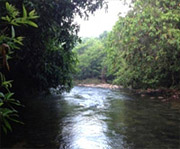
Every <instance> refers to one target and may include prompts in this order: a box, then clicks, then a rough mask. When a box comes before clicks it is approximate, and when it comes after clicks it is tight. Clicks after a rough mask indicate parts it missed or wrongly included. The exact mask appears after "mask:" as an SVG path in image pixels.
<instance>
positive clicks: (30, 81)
mask: <svg viewBox="0 0 180 149" xmlns="http://www.w3.org/2000/svg"><path fill="white" fill-rule="evenodd" d="M8 2H9V3H8ZM5 4H6V5H5ZM103 5H104V0H95V1H93V2H92V1H89V0H73V1H68V0H56V1H52V0H46V1H44V0H39V1H37V0H14V1H11V0H1V1H0V12H1V13H0V19H1V22H0V59H1V60H2V63H1V64H0V81H1V82H0V89H1V90H0V124H1V126H2V127H3V130H4V132H7V130H8V129H9V130H11V126H10V123H9V120H12V121H15V122H18V121H17V119H16V118H15V119H14V117H17V116H18V115H17V111H16V110H15V108H14V105H20V103H19V101H18V100H15V99H14V98H13V94H14V93H12V90H11V91H10V89H9V88H10V87H12V86H13V91H15V93H20V94H23V93H24V92H32V91H47V90H48V89H49V88H51V87H57V86H58V89H59V91H60V92H62V91H69V90H70V89H71V87H72V74H73V72H74V71H75V65H76V57H75V56H74V53H73V52H72V49H73V47H74V45H75V43H76V42H77V41H78V40H79V38H78V36H77V32H78V30H79V26H78V24H75V23H74V17H75V15H80V16H81V17H88V14H89V13H93V12H94V11H95V10H96V9H98V8H101V7H102V6H103ZM19 10H22V11H21V12H22V13H20V12H19ZM35 11H36V13H35ZM20 14H22V17H20ZM36 14H37V15H38V16H37V15H36ZM34 19H36V20H34ZM32 20H33V21H32ZM21 25H24V26H21ZM27 25H30V26H31V27H27ZM22 40H23V42H22ZM15 49H16V50H15ZM7 80H13V85H12V81H7ZM2 123H3V125H2Z"/></svg>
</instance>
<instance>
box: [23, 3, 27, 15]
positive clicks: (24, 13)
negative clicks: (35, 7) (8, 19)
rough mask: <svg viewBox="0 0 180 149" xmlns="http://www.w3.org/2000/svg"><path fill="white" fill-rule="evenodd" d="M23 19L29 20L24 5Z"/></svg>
mask: <svg viewBox="0 0 180 149" xmlns="http://www.w3.org/2000/svg"><path fill="white" fill-rule="evenodd" d="M23 18H27V11H26V8H25V6H24V5H23Z"/></svg>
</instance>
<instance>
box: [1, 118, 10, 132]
mask: <svg viewBox="0 0 180 149" xmlns="http://www.w3.org/2000/svg"><path fill="white" fill-rule="evenodd" d="M3 122H4V124H5V127H6V128H8V129H9V130H10V131H12V127H11V125H10V124H9V122H8V121H7V120H6V119H3Z"/></svg>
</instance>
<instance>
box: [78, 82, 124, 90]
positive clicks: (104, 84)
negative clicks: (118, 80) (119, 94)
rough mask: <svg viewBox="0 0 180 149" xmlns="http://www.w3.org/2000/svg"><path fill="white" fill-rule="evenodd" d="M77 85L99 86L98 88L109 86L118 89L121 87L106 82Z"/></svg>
mask: <svg viewBox="0 0 180 149" xmlns="http://www.w3.org/2000/svg"><path fill="white" fill-rule="evenodd" d="M78 86H85V87H99V88H109V89H120V88H123V87H122V86H118V85H112V84H107V83H100V84H78Z"/></svg>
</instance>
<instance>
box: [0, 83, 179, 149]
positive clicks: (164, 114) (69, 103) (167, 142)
mask: <svg viewBox="0 0 180 149" xmlns="http://www.w3.org/2000/svg"><path fill="white" fill-rule="evenodd" d="M24 105H25V106H26V108H24V110H23V114H22V116H21V117H22V120H23V122H24V123H25V124H24V125H22V126H19V125H18V126H17V127H15V128H14V131H13V132H12V133H10V134H9V135H8V136H6V137H3V138H2V142H1V143H2V146H3V148H33V149H34V148H55V149H56V148H57V149H146V148H147V149H180V106H179V105H178V104H177V103H162V102H160V101H159V100H158V99H154V100H152V99H150V97H140V96H137V95H134V94H133V93H131V92H130V91H125V90H110V89H102V88H92V87H77V86H76V87H74V88H73V89H72V90H71V92H70V93H64V94H63V95H61V96H60V95H56V94H54V95H48V96H39V97H35V98H32V99H28V100H27V101H26V102H24Z"/></svg>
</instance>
